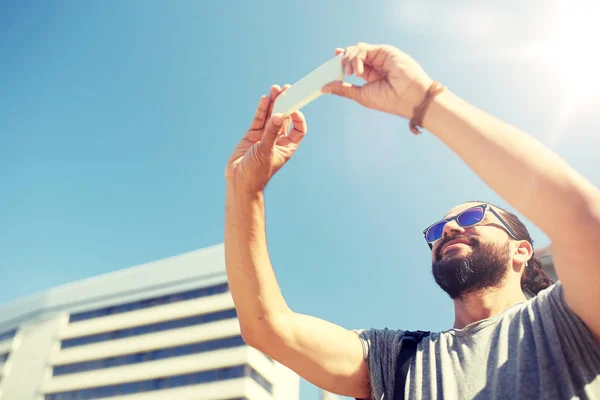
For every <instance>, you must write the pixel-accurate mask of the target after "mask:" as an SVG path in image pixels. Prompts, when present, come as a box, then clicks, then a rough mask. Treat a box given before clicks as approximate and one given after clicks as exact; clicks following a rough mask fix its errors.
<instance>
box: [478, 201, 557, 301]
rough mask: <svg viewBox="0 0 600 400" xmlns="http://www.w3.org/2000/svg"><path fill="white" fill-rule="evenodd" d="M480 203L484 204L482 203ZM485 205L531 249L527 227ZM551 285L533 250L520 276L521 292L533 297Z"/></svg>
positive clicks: (531, 240)
mask: <svg viewBox="0 0 600 400" xmlns="http://www.w3.org/2000/svg"><path fill="white" fill-rule="evenodd" d="M481 203H486V202H484V201H482V202H481ZM487 204H489V205H490V206H491V207H494V208H495V209H496V210H497V211H498V212H499V213H500V215H501V216H502V218H504V220H505V221H506V223H507V224H508V226H510V228H511V229H512V230H513V232H514V234H515V236H516V237H517V240H526V241H528V242H529V243H531V247H533V239H532V238H531V235H530V234H529V231H528V230H527V227H526V226H525V224H524V223H523V222H521V220H520V219H519V217H517V216H516V215H515V214H513V213H511V212H509V211H506V210H505V209H503V208H501V207H498V206H495V205H493V204H490V203H487ZM553 283H554V282H553V281H552V278H550V277H549V276H548V274H546V272H545V271H544V270H543V269H542V262H541V261H540V259H539V258H537V257H536V256H535V250H534V252H533V255H532V256H531V259H530V260H529V261H528V262H527V266H526V267H525V271H523V275H521V290H523V292H524V293H527V294H529V295H531V296H535V295H537V294H538V293H539V292H540V291H542V290H544V289H546V288H548V287H549V286H550V285H552V284H553Z"/></svg>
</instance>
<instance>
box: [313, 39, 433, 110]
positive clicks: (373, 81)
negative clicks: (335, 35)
mask: <svg viewBox="0 0 600 400" xmlns="http://www.w3.org/2000/svg"><path fill="white" fill-rule="evenodd" d="M340 53H344V57H343V59H342V65H343V66H344V72H345V74H346V75H352V74H354V75H356V76H357V77H359V78H362V79H364V80H365V81H366V83H365V84H364V85H362V86H357V85H353V84H351V83H347V82H339V81H336V82H332V83H329V84H327V85H325V86H324V87H323V92H324V93H332V94H335V95H338V96H342V97H346V98H349V99H352V100H355V101H356V102H358V103H359V104H361V105H363V106H365V107H368V108H372V109H375V110H379V111H383V112H386V113H390V114H396V115H400V116H402V117H405V118H408V119H410V118H411V117H412V115H413V109H414V107H415V106H417V105H418V104H419V103H420V102H421V101H423V99H424V97H425V94H426V92H427V89H429V87H430V86H431V83H432V82H433V80H432V79H431V78H430V77H429V76H428V75H427V74H426V73H425V71H423V68H421V66H420V65H419V64H418V63H417V62H416V61H415V60H413V59H412V58H411V57H410V56H408V55H407V54H404V53H403V52H401V51H400V50H398V49H397V48H396V47H394V46H389V45H371V44H367V43H358V44H357V45H355V46H350V47H348V48H346V49H345V50H344V49H336V50H335V54H336V55H338V54H340Z"/></svg>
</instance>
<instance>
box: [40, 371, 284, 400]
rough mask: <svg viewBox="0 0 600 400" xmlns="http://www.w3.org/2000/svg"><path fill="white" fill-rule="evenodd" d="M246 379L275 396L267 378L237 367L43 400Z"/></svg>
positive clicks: (83, 399)
mask: <svg viewBox="0 0 600 400" xmlns="http://www.w3.org/2000/svg"><path fill="white" fill-rule="evenodd" d="M246 376H247V377H251V378H252V379H254V380H255V381H257V383H259V384H260V385H261V386H262V387H264V388H265V390H267V391H268V392H269V393H272V392H273V385H272V384H271V383H270V382H269V381H267V380H266V379H265V378H264V377H262V376H261V375H260V374H259V373H258V372H257V371H256V370H255V369H254V368H252V367H250V366H249V365H237V366H234V367H227V368H219V369H213V370H209V371H202V372H194V373H191V374H185V375H177V376H169V377H165V378H157V379H149V380H145V381H139V382H129V383H121V384H117V385H110V386H101V387H94V388H87V389H79V390H72V391H68V392H59V393H48V394H46V395H45V396H44V400H87V399H97V398H101V397H114V396H121V395H128V394H134V393H144V392H152V391H156V390H163V389H171V388H177V387H183V386H190V385H199V384H202V383H210V382H218V381H224V380H228V379H235V378H242V377H246ZM257 377H260V379H257Z"/></svg>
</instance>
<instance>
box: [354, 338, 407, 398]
mask: <svg viewBox="0 0 600 400" xmlns="http://www.w3.org/2000/svg"><path fill="white" fill-rule="evenodd" d="M355 332H356V333H357V335H358V337H359V338H360V340H361V342H362V345H363V353H364V356H365V361H366V362H367V368H368V370H369V382H370V385H371V399H370V400H388V399H390V400H391V399H392V398H393V394H394V383H395V374H396V360H397V357H398V352H399V351H400V343H401V339H402V336H403V335H404V331H402V330H390V329H387V328H385V329H368V330H361V331H355ZM361 400H367V399H361Z"/></svg>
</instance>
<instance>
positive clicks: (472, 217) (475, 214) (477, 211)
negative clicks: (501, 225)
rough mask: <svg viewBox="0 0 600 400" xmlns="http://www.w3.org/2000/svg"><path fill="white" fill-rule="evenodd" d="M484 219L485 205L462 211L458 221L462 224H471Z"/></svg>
mask: <svg viewBox="0 0 600 400" xmlns="http://www.w3.org/2000/svg"><path fill="white" fill-rule="evenodd" d="M482 219H483V207H475V208H472V209H470V210H467V211H465V212H464V213H462V214H461V215H460V217H458V219H457V221H458V224H459V225H460V226H471V225H475V224H477V223H479V222H481V220H482Z"/></svg>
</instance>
